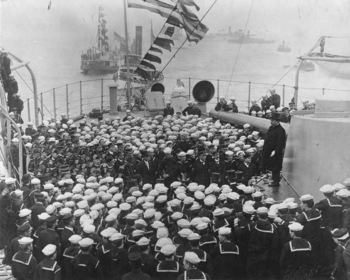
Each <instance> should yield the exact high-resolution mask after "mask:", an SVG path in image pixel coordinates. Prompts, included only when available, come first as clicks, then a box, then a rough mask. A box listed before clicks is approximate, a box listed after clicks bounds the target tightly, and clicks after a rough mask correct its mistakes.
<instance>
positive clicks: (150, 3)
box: [128, 0, 209, 76]
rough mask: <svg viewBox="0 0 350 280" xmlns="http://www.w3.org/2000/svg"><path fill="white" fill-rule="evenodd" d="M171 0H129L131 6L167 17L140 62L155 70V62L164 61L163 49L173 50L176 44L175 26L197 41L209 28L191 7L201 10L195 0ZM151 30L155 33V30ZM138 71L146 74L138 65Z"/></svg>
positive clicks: (189, 38) (191, 40) (188, 38)
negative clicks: (174, 36)
mask: <svg viewBox="0 0 350 280" xmlns="http://www.w3.org/2000/svg"><path fill="white" fill-rule="evenodd" d="M171 1H172V2H171V4H169V3H165V2H162V1H160V0H128V7H129V8H136V9H146V10H148V11H150V12H152V13H156V14H158V15H160V16H162V17H164V18H166V19H167V20H166V23H165V24H164V27H163V28H162V30H161V31H160V32H159V34H158V36H157V37H155V36H154V38H155V39H154V40H153V43H152V45H151V47H150V48H149V50H148V51H147V53H146V54H145V56H144V57H143V59H142V61H141V63H140V65H142V66H144V67H147V68H150V69H152V70H154V71H156V67H155V66H154V64H153V63H158V64H161V63H162V60H161V55H162V54H163V51H162V49H164V50H167V51H169V52H171V51H172V46H174V40H173V35H174V33H175V27H177V28H180V29H183V30H184V31H185V33H186V36H187V40H188V41H189V42H195V43H198V42H199V41H200V40H202V39H203V37H204V36H205V34H206V33H207V31H208V30H209V29H208V27H207V26H206V25H204V24H203V23H201V21H200V20H199V18H198V16H197V15H196V14H195V13H194V12H192V11H191V10H190V9H189V7H195V8H196V10H197V11H199V9H200V7H199V6H198V5H197V4H196V3H195V2H194V0H171ZM151 32H152V34H153V30H152V31H151ZM136 72H138V73H139V74H141V75H142V76H144V75H143V72H145V71H144V70H143V69H142V68H140V67H138V68H137V69H136Z"/></svg>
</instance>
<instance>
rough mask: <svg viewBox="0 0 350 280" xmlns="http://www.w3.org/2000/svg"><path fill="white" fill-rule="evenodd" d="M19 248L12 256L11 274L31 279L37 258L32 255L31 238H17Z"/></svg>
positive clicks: (18, 277) (19, 277)
mask: <svg viewBox="0 0 350 280" xmlns="http://www.w3.org/2000/svg"><path fill="white" fill-rule="evenodd" d="M18 243H19V248H20V250H19V251H18V252H17V253H16V254H15V255H14V256H13V258H12V265H11V267H12V274H13V276H14V277H15V278H17V279H33V276H34V272H35V268H36V266H37V260H36V259H35V258H34V257H33V255H32V249H33V246H32V243H33V239H31V238H30V237H22V238H21V239H19V240H18Z"/></svg>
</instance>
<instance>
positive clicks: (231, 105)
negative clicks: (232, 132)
mask: <svg viewBox="0 0 350 280" xmlns="http://www.w3.org/2000/svg"><path fill="white" fill-rule="evenodd" d="M230 101H231V102H232V103H231V104H230V105H229V106H230V110H231V111H232V113H238V106H237V104H236V98H235V97H231V98H230Z"/></svg>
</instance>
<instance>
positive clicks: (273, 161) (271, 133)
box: [261, 114, 286, 187]
mask: <svg viewBox="0 0 350 280" xmlns="http://www.w3.org/2000/svg"><path fill="white" fill-rule="evenodd" d="M279 120H280V117H279V114H273V115H272V117H271V126H270V128H269V129H268V131H267V133H266V137H265V143H264V148H263V151H262V161H261V171H262V172H264V171H266V170H267V169H268V170H271V171H272V180H273V181H272V183H271V184H270V185H269V187H279V185H280V183H279V182H280V171H281V169H282V161H283V153H284V148H285V146H286V131H285V130H284V128H283V127H282V126H281V125H280V123H279Z"/></svg>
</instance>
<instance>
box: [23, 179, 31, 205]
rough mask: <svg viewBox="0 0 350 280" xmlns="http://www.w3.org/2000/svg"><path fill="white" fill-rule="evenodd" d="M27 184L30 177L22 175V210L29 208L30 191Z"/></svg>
mask: <svg viewBox="0 0 350 280" xmlns="http://www.w3.org/2000/svg"><path fill="white" fill-rule="evenodd" d="M29 182H30V175H29V174H24V175H23V177H22V187H21V191H23V208H28V206H29V194H30V191H31V187H30V185H29Z"/></svg>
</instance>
